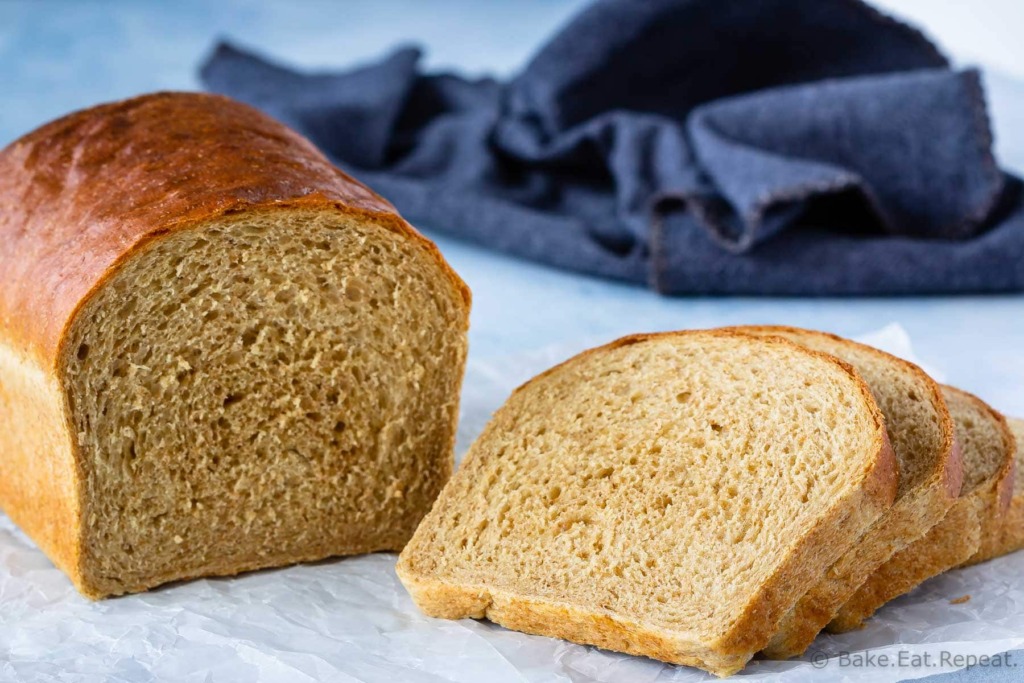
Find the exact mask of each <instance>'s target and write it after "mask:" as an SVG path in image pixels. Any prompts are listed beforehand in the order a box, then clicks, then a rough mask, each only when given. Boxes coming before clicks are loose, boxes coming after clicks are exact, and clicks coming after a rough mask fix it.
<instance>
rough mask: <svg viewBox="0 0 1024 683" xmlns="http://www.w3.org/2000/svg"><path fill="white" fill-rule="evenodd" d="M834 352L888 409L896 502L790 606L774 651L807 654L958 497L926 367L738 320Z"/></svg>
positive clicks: (941, 409) (824, 336) (947, 427)
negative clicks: (867, 583)
mask: <svg viewBox="0 0 1024 683" xmlns="http://www.w3.org/2000/svg"><path fill="white" fill-rule="evenodd" d="M736 329H737V330H738V331H742V332H746V333H748V334H757V335H760V336H766V335H772V336H780V337H784V338H785V339H788V340H790V341H793V342H795V343H797V344H800V345H802V346H806V347H808V348H811V349H815V350H817V351H822V352H824V353H829V354H832V355H833V356H836V357H837V358H840V359H841V360H844V361H846V362H847V363H849V364H850V365H852V366H853V367H854V369H856V370H857V372H858V373H859V374H860V376H861V377H863V378H864V381H865V382H866V383H867V385H868V387H869V388H870V389H871V393H872V394H873V395H874V397H875V400H876V401H877V402H878V406H879V408H881V410H882V414H883V415H884V416H885V422H886V427H887V429H888V432H889V440H890V442H891V443H892V447H893V451H895V454H896V462H897V466H898V468H899V473H900V485H899V489H898V491H897V493H896V501H895V503H893V506H892V507H891V508H889V510H888V511H887V512H886V513H885V514H884V515H882V516H881V517H879V518H878V520H876V521H875V523H874V524H872V525H871V528H870V529H868V530H867V531H866V532H865V533H864V536H863V537H862V538H861V539H860V541H858V543H857V544H856V545H855V546H854V547H853V548H851V549H850V551H849V552H848V553H846V554H845V555H843V556H842V557H841V558H840V559H839V560H838V561H837V562H836V563H835V564H834V565H832V566H831V567H830V568H829V569H828V571H827V572H826V573H825V575H824V577H822V578H821V579H820V580H819V581H818V582H817V583H816V584H815V585H814V586H813V587H812V588H811V589H810V590H809V591H808V592H807V594H806V595H804V596H803V597H802V598H801V599H800V601H799V602H798V603H797V604H796V606H795V607H794V608H793V609H792V610H790V612H789V613H788V614H787V615H786V617H785V618H784V619H783V620H782V622H781V623H780V625H779V630H778V632H777V633H775V635H774V636H773V637H772V639H771V642H770V643H769V644H768V646H767V647H766V648H765V649H764V654H765V655H766V656H768V657H771V658H776V659H786V658H789V657H795V656H797V655H800V654H803V652H804V651H805V650H806V649H807V648H808V647H809V646H810V645H811V643H812V642H813V641H814V638H815V637H816V636H817V635H818V633H819V632H820V631H821V630H822V629H823V628H825V626H827V625H828V623H829V622H830V621H831V620H832V618H833V617H835V615H836V613H837V612H838V611H839V608H840V607H842V605H843V603H845V602H846V601H847V600H849V599H850V598H851V597H852V596H853V594H854V593H855V592H856V591H857V589H858V588H859V587H860V585H861V584H862V583H863V582H864V579H865V578H866V577H867V576H868V575H870V573H871V572H873V571H874V570H876V569H878V568H879V567H880V566H882V564H884V563H885V562H886V561H888V560H889V558H891V557H892V556H893V555H894V554H896V553H897V552H899V551H900V550H902V549H903V548H904V547H906V545H907V544H908V543H910V542H912V541H913V540H915V539H917V538H918V537H920V536H921V535H923V534H924V533H925V532H926V531H928V529H930V528H931V527H933V526H934V525H935V524H936V523H937V522H939V521H940V520H941V519H942V518H943V517H944V516H945V515H946V512H947V511H948V510H949V508H950V506H952V505H953V503H954V502H956V500H957V496H959V494H960V486H961V482H962V479H963V463H962V462H961V458H960V451H959V448H958V447H957V445H956V441H955V438H954V428H953V419H952V417H951V416H950V414H949V410H948V409H947V408H946V402H945V401H944V400H943V397H942V390H941V389H940V388H939V385H938V384H936V383H935V381H933V380H932V379H931V378H930V377H929V376H928V375H927V374H926V373H925V372H924V371H923V370H921V369H920V368H919V367H917V366H916V365H914V364H912V363H908V362H907V361H905V360H902V359H900V358H897V357H895V356H892V355H890V354H888V353H885V352H883V351H879V350H878V349H875V348H872V347H870V346H865V345H863V344H858V343H856V342H853V341H850V340H848V339H843V338H842V337H837V336H835V335H832V334H828V333H825V332H817V331H812V330H803V329H797V328H792V327H774V326H761V327H740V328H736Z"/></svg>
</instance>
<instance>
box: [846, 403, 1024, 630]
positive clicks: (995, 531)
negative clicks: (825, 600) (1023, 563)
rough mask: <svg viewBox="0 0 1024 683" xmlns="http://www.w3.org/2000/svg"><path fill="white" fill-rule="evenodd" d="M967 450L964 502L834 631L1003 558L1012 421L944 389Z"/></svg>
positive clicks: (865, 593)
mask: <svg viewBox="0 0 1024 683" xmlns="http://www.w3.org/2000/svg"><path fill="white" fill-rule="evenodd" d="M942 392H943V395H944V396H945V399H946V404H947V405H948V406H949V411H950V413H951V414H952V416H953V422H954V424H955V426H956V433H957V440H958V441H959V443H960V444H961V447H962V449H963V463H964V484H963V489H962V490H961V494H960V500H958V501H957V502H956V504H954V505H953V507H952V508H950V511H949V512H948V513H946V517H945V518H944V519H943V520H942V521H941V522H940V523H939V524H937V525H936V526H935V527H933V528H932V529H931V530H930V531H929V532H928V534H926V535H925V536H924V537H923V538H920V539H918V540H916V541H915V542H913V543H911V544H910V545H909V546H907V547H906V548H905V549H904V550H902V551H901V552H899V553H897V554H896V555H895V556H893V558H892V559H891V560H889V561H888V562H887V563H886V564H884V565H883V566H882V567H881V568H880V569H879V570H878V571H877V572H875V573H874V574H872V575H871V576H870V577H868V579H867V580H866V581H865V582H864V584H863V585H862V586H861V587H860V588H859V589H858V590H857V592H856V593H855V594H854V595H853V597H851V598H850V599H849V600H848V601H847V603H846V604H845V605H843V607H842V608H841V609H840V610H839V613H838V614H837V615H836V618H835V619H833V621H832V622H831V623H830V624H829V627H828V630H829V631H832V632H834V633H842V632H844V631H850V630H853V629H856V628H860V627H861V626H862V625H863V623H864V620H866V619H867V618H868V617H870V616H871V615H872V614H874V613H875V612H876V611H877V610H878V609H879V608H880V607H881V606H882V605H884V604H885V603H887V602H889V601H890V600H893V599H895V598H897V597H899V596H901V595H903V594H905V593H908V592H909V591H911V590H913V589H914V588H916V587H917V586H918V585H920V584H921V583H922V582H923V581H926V580H927V579H930V578H932V577H933V576H937V575H939V574H941V573H942V572H944V571H947V570H949V569H953V568H954V567H957V566H961V565H963V564H965V563H967V564H973V563H976V562H981V561H983V560H985V559H990V558H991V557H992V556H993V555H994V554H995V553H997V552H998V547H999V542H1000V538H1001V534H1002V524H1003V517H1004V516H1005V514H1006V509H1007V507H1008V506H1009V504H1010V493H1011V487H1012V485H1013V437H1012V435H1011V433H1010V430H1009V428H1008V427H1007V425H1006V420H1005V419H1004V418H1003V416H1002V415H1000V414H999V413H998V412H996V411H995V410H994V409H992V408H991V407H990V406H989V405H987V404H986V403H985V402H984V401H982V400H981V399H979V398H978V397H977V396H973V395H971V394H969V393H967V392H966V391H961V390H960V389H955V388H953V387H947V386H944V387H942Z"/></svg>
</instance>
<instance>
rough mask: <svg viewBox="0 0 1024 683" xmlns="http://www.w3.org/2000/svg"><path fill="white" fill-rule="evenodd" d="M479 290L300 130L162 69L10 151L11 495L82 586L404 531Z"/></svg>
mask: <svg viewBox="0 0 1024 683" xmlns="http://www.w3.org/2000/svg"><path fill="white" fill-rule="evenodd" d="M469 304H470V301H469V291H468V289H467V288H466V286H465V285H464V284H463V283H462V281H461V280H460V279H459V278H458V277H457V276H456V275H455V273H454V272H453V271H452V270H451V268H450V267H449V266H448V265H447V263H445V261H444V259H443V258H442V257H441V254H440V253H439V252H438V250H437V248H436V247H435V246H434V245H433V244H432V243H431V242H429V241H428V240H427V239H425V238H424V237H422V236H421V235H420V234H419V233H417V232H416V231H415V230H414V229H413V228H412V227H411V226H410V225H409V224H407V223H406V222H405V221H404V220H402V219H401V218H400V217H399V216H398V214H397V213H395V211H394V209H393V208H392V207H391V206H390V205H389V204H388V203H387V202H386V201H384V200H383V199H381V198H380V197H378V196H376V195H375V194H373V192H371V191H370V190H368V189H367V188H366V187H364V186H362V185H360V184H359V183H358V182H356V181H355V180H353V179H351V178H349V177H348V176H346V175H345V174H343V173H342V172H341V171H339V170H338V169H336V168H335V167H334V166H333V165H332V164H331V163H330V162H329V161H328V160H327V159H326V158H325V157H324V156H323V155H322V154H320V153H319V152H318V151H317V150H316V149H315V148H314V147H313V146H312V145H311V144H310V143H309V142H308V141H306V140H304V139H303V138H302V137H300V136H299V135H298V134H296V133H294V132H293V131H290V130H288V129H287V128H285V127H284V126H283V125H281V124H279V123H277V122H276V121H273V120H272V119H270V118H268V117H267V116H265V115H263V114H261V113H260V112H258V111H256V110H255V109H253V108H251V107H249V106H246V105H243V104H240V103H238V102H233V101H231V100H229V99H227V98H224V97H219V96H213V95H202V94H196V93H188V94H186V93H162V94H155V95H149V96H144V97H138V98H135V99H131V100H126V101H124V102H115V103H112V104H106V105H102V106H99V107H95V108H92V109H89V110H86V111H82V112H77V113H75V114H72V115H69V116H67V117H64V118H62V119H60V120H58V121H55V122H52V123H50V124H47V125H46V126H43V127H42V128H40V129H39V130H36V131H35V132H33V133H30V134H29V135H27V136H25V137H24V138H22V139H20V140H18V141H16V142H14V143H12V144H11V145H10V146H9V147H7V148H6V149H5V150H3V152H0V472H2V476H0V506H2V507H3V509H4V511H5V512H6V513H7V514H8V515H9V516H10V517H11V518H12V519H13V520H14V522H15V523H16V524H18V525H19V526H20V527H21V528H22V529H24V531H25V532H26V533H27V534H28V535H29V536H31V537H32V538H33V540H34V541H35V542H36V543H37V544H38V545H39V546H40V548H42V550H43V551H45V552H46V554H47V555H48V556H49V557H50V558H51V559H52V560H53V562H54V564H56V565H57V566H58V567H60V568H61V569H62V570H63V571H64V572H66V573H67V574H68V576H69V577H70V578H71V579H72V581H73V582H74V583H75V585H76V586H77V588H78V589H79V590H80V591H81V592H82V593H83V594H84V595H86V596H88V597H91V598H98V597H103V596H108V595H117V594H121V593H126V592H133V591H140V590H144V589H146V588H149V587H152V586H155V585H158V584H161V583H165V582H168V581H174V580H180V579H187V578H193V577H198V576H211V575H228V574H236V573H238V572H242V571H246V570H251V569H258V568H261V567H272V566H278V565H284V564H290V563H294V562H302V561H307V560H318V559H322V558H324V557H328V556H332V555H344V554H352V553H362V552H370V551H376V550H384V549H387V550H400V549H401V548H402V547H403V545H404V544H405V542H406V541H407V540H408V539H409V537H410V536H412V532H413V530H414V529H415V528H416V525H417V524H418V523H419V521H420V519H422V517H423V516H424V515H425V514H426V513H427V511H428V510H429V509H430V505H431V504H432V503H433V500H434V498H435V497H436V495H437V494H438V493H439V492H440V490H441V487H442V486H443V485H444V483H445V482H446V481H447V479H448V476H449V474H450V472H451V469H452V466H453V463H454V461H453V457H452V451H453V442H454V436H455V423H456V419H457V416H458V402H459V389H460V385H461V383H462V371H463V365H464V361H465V357H466V332H467V327H468V317H469Z"/></svg>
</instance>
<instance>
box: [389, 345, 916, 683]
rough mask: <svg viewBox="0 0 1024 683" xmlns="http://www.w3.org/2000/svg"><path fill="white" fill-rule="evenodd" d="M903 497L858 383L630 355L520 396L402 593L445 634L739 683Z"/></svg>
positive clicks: (784, 362) (774, 367)
mask: <svg viewBox="0 0 1024 683" xmlns="http://www.w3.org/2000/svg"><path fill="white" fill-rule="evenodd" d="M895 490H896V470H895V463H894V459H893V455H892V450H891V448H890V446H889V444H888V440H887V437H886V433H885V428H884V423H883V419H882V416H881V413H880V412H879V411H878V408H877V406H876V405H875V403H874V400H873V399H872V397H871V394H870V392H869V391H868V389H867V387H866V386H865V385H864V383H863V381H862V380H861V379H860V377H859V376H857V375H856V374H855V373H854V371H853V370H852V369H851V368H850V367H849V366H847V365H845V364H842V363H841V362H839V361H838V360H836V359H834V358H831V357H829V356H825V355H823V354H818V353H815V352H811V351H809V350H806V349H803V348H801V347H799V346H796V345H794V344H791V343H790V342H787V341H785V340H782V339H775V338H772V339H758V338H754V337H750V336H746V335H742V334H738V333H735V332H723V331H700V332H680V333H668V334H660V335H639V336H633V337H627V338H624V339H621V340H619V341H617V342H614V343H612V344H609V345H607V346H603V347H600V348H597V349H593V350H591V351H588V352H586V353H583V354H581V355H579V356H577V357H575V358H573V359H571V360H569V361H567V362H566V363H564V364H562V365H559V366H557V367H555V368H553V369H551V370H549V371H548V372H546V373H543V374H542V375H540V376H538V377H536V378H535V379H533V380H531V381H530V382H528V383H527V384H525V385H524V386H522V387H520V388H519V389H518V390H516V391H515V392H514V393H513V395H512V396H511V397H510V398H509V400H508V401H507V402H506V403H505V405H504V406H503V407H502V408H501V409H500V410H499V411H498V412H497V413H496V414H495V416H494V418H493V419H492V421H491V422H490V423H489V424H488V426H487V427H486V428H485V430H484V432H483V433H482V435H481V436H480V437H479V438H478V439H477V441H476V442H475V443H474V444H473V446H472V447H471V448H470V451H469V453H468V455H467V456H466V460H465V462H464V464H463V465H462V467H461V468H460V470H459V471H458V472H457V473H456V474H455V476H454V477H453V478H452V480H451V481H450V482H449V484H448V485H447V486H446V487H445V489H444V491H443V492H442V494H441V496H440V498H439V499H438V502H437V503H436V504H435V506H434V508H433V509H432V511H431V512H430V514H429V515H428V516H427V518H426V519H425V520H424V522H423V523H422V524H421V525H420V527H419V529H417V531H416V534H415V535H414V536H413V539H412V541H410V543H409V545H408V546H406V548H405V550H404V551H403V552H402V555H401V557H400V559H399V563H398V573H399V576H400V577H401V579H402V581H403V583H404V584H405V586H406V587H407V588H408V589H409V591H410V593H411V594H412V596H413V599H414V600H415V601H416V603H417V605H419V607H420V608H421V609H423V610H424V611H425V612H426V613H427V614H430V615H432V616H437V617H444V618H450V619H458V618H462V617H473V618H484V617H486V618H488V619H490V620H492V621H495V622H497V623H499V624H502V625H504V626H506V627H508V628H512V629H516V630H521V631H525V632H528V633H536V634H542V635H548V636H556V637H561V638H566V639H568V640H572V641H575V642H579V643H588V644H593V645H598V646H600V647H604V648H608V649H612V650H618V651H622V652H628V653H633V654H640V655H646V656H649V657H654V658H656V659H661V660H663V661H667V662H674V663H679V664H689V665H693V666H698V667H701V668H704V669H707V670H708V671H712V672H714V673H716V674H719V675H726V674H730V673H733V672H735V671H737V670H739V669H740V668H742V666H743V665H744V664H745V663H746V662H747V661H748V660H749V659H750V657H751V656H752V655H753V654H754V653H755V652H757V651H758V650H760V649H761V648H762V647H764V645H765V644H767V642H768V638H769V636H770V635H771V634H772V632H773V631H774V630H775V626H776V624H777V623H778V620H779V619H780V618H781V617H782V616H783V615H784V614H785V613H786V612H787V611H788V610H789V609H790V608H791V607H792V606H793V604H794V603H795V602H796V600H797V599H798V598H799V597H800V595H801V594H802V593H803V592H805V591H806V586H807V585H808V584H809V583H810V582H812V581H813V580H816V579H817V578H819V577H820V576H821V574H822V573H823V572H824V571H825V569H826V568H827V567H828V566H830V565H831V564H832V563H833V562H834V561H835V560H836V559H837V558H838V557H839V556H840V555H842V554H843V553H844V552H845V551H846V550H847V549H848V548H849V547H850V545H851V544H852V543H853V542H854V541H855V540H856V539H857V538H858V537H859V536H860V535H861V533H863V531H864V530H865V529H866V528H867V527H868V525H870V524H871V523H872V522H873V521H874V520H875V519H876V518H877V517H878V516H879V515H880V514H882V512H884V510H886V509H887V508H888V507H889V505H890V504H891V502H892V498H893V496H894V494H895Z"/></svg>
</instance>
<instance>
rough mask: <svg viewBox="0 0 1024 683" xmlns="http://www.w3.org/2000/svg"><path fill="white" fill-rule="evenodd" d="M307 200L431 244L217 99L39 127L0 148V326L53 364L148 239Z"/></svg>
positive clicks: (148, 105) (262, 120) (185, 98)
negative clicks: (100, 294)
mask: <svg viewBox="0 0 1024 683" xmlns="http://www.w3.org/2000/svg"><path fill="white" fill-rule="evenodd" d="M285 207H307V208H310V209H328V210H331V209H333V210H337V211H340V212H344V213H347V214H354V215H359V216H364V217H366V218H369V219H372V220H374V221H375V222H377V223H379V224H381V225H384V226H387V227H389V228H391V229H392V230H395V231H396V232H401V233H404V234H407V235H409V236H410V237H411V238H413V239H415V240H417V241H418V242H419V243H420V244H421V245H422V246H423V248H424V249H426V250H428V251H430V252H431V253H433V254H434V255H435V257H436V259H437V261H438V263H439V264H440V265H441V266H442V268H444V270H445V271H446V272H447V273H448V276H449V278H450V279H451V281H452V282H453V284H454V285H455V286H456V287H458V288H459V290H460V291H461V292H462V295H463V297H464V299H465V300H466V302H467V307H468V303H469V297H470V295H469V289H468V288H467V287H466V285H465V284H464V283H463V282H462V281H461V280H460V279H459V278H458V276H457V275H456V274H455V273H454V271H452V270H451V268H450V267H449V266H448V265H447V263H446V262H445V261H444V259H443V258H441V256H440V253H439V252H438V251H437V248H436V247H435V246H434V244H433V243H432V242H430V241H429V240H427V239H426V238H425V237H423V236H422V235H420V234H419V233H418V232H417V231H416V230H415V229H413V228H412V227H411V226H410V225H409V224H408V223H406V222H405V221H404V220H403V219H402V218H400V217H399V216H398V214H397V213H396V212H395V210H394V208H393V207H392V206H391V205H390V204H389V203H388V202H387V201H385V200H384V199H382V198H381V197H380V196H378V195H376V194H375V193H373V192H372V191H371V190H369V189H368V188H367V187H366V186H364V185H362V184H361V183H359V182H358V181H356V180H354V179H352V178H351V177H349V176H347V175H346V174H344V173H343V172H341V171H340V170H338V169H337V168H336V167H334V166H333V165H332V164H331V163H330V162H329V161H328V160H327V159H326V157H324V156H323V155H322V154H321V153H320V152H318V151H317V150H316V148H315V147H313V145H312V144H311V143H309V142H308V141H307V140H306V139H305V138H303V137H302V136H300V135H299V134H297V133H295V132H293V131H291V130H290V129H288V128H287V127H285V126H283V125H281V124H280V123H278V122H276V121H274V120H273V119H271V118H269V117H268V116H266V115H264V114H262V113H260V112H259V111H257V110H256V109H254V108H252V107H249V106H248V105H245V104H241V103H239V102H235V101H233V100H230V99H228V98H226V97H222V96H220V95H208V94H199V93H156V94H151V95H143V96H141V97H136V98H133V99H129V100H123V101H121V102H114V103H111V104H103V105H100V106H97V107H93V108H91V109H86V110H84V111H80V112H76V113H74V114H70V115H68V116H65V117H63V118H61V119H58V120H56V121H53V122H51V123H48V124H46V125H44V126H42V127H41V128H39V129H37V130H35V131H33V132H31V133H29V134H28V135H26V136H24V137H23V138H21V139H19V140H16V141H15V142H13V143H11V145H9V146H8V147H7V148H6V149H4V150H3V151H2V152H0V330H2V332H3V335H4V339H5V342H6V343H7V344H9V345H11V346H12V347H13V348H14V349H15V350H16V352H19V353H21V354H24V355H27V356H30V357H32V358H34V359H35V360H36V362H37V363H39V365H40V366H41V367H44V368H52V367H55V363H56V360H57V358H58V356H59V347H60V344H61V340H62V339H63V338H64V336H65V332H66V329H67V327H68V325H69V323H70V321H71V319H72V318H73V317H74V314H75V311H76V310H77V309H78V308H79V307H80V306H81V305H82V304H83V303H84V302H85V301H86V300H87V299H88V297H89V294H90V292H92V291H94V290H95V289H96V288H97V287H98V286H100V285H101V284H102V283H103V282H104V281H105V280H106V279H107V278H109V277H110V275H111V274H112V273H113V272H114V270H115V269H116V268H117V266H118V264H119V263H121V262H123V261H124V260H125V259H126V258H128V257H129V256H130V255H131V254H132V253H133V252H134V251H135V250H136V249H138V248H139V247H141V246H143V245H144V244H145V243H146V242H147V241H149V240H151V239H154V238H156V237H159V236H161V235H164V234H167V233H169V232H172V231H175V230H180V229H182V228H187V227H189V226H192V225H196V224H197V223H201V222H204V221H208V220H210V219H213V218H217V217H219V216H223V215H227V214H231V213H236V212H239V211H247V210H252V209H257V208H259V209H273V208H285Z"/></svg>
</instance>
